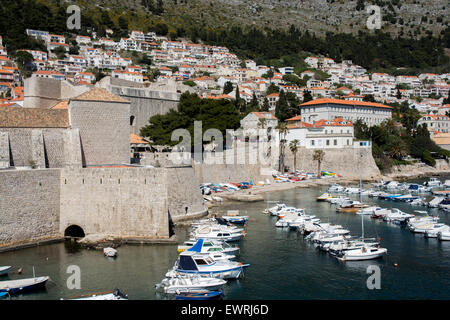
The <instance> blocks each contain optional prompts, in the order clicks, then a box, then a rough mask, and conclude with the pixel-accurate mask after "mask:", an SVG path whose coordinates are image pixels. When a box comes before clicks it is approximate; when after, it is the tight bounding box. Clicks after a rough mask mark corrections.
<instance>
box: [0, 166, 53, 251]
mask: <svg viewBox="0 0 450 320" xmlns="http://www.w3.org/2000/svg"><path fill="white" fill-rule="evenodd" d="M59 199H60V170H58V169H48V170H4V171H0V250H1V249H2V248H6V247H10V246H19V245H26V244H29V243H32V242H39V241H45V240H49V239H57V238H61V234H60V232H59V217H60V205H59Z"/></svg>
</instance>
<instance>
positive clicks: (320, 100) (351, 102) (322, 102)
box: [300, 98, 392, 109]
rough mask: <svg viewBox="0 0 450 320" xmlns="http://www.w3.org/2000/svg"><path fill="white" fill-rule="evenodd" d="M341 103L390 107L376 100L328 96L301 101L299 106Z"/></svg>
mask: <svg viewBox="0 0 450 320" xmlns="http://www.w3.org/2000/svg"><path fill="white" fill-rule="evenodd" d="M328 103H331V104H342V105H352V106H363V107H378V108H387V109H392V107H389V106H386V105H384V104H381V103H376V102H366V101H349V100H341V99H329V98H323V99H316V100H311V101H308V102H306V103H302V104H301V105H300V106H302V107H304V106H314V105H319V104H328Z"/></svg>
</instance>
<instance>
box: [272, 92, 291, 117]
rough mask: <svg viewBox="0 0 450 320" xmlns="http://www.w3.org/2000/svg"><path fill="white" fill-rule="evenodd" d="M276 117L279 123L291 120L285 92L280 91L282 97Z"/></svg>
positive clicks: (276, 108)
mask: <svg viewBox="0 0 450 320" xmlns="http://www.w3.org/2000/svg"><path fill="white" fill-rule="evenodd" d="M275 117H276V118H277V119H278V120H279V121H285V120H286V119H289V118H290V112H289V103H288V101H287V99H286V95H285V94H284V90H281V91H280V96H279V99H278V101H277V104H276V106H275Z"/></svg>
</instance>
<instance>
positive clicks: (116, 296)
mask: <svg viewBox="0 0 450 320" xmlns="http://www.w3.org/2000/svg"><path fill="white" fill-rule="evenodd" d="M69 300H128V296H127V295H126V294H124V293H122V292H120V290H119V289H116V290H114V291H111V292H98V293H91V294H88V295H81V296H79V297H75V298H71V299H69Z"/></svg>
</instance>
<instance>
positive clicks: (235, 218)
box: [222, 210, 248, 224]
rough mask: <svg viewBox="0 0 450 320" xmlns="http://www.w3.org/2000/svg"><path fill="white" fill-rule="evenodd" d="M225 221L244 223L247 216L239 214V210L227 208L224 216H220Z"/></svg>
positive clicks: (246, 220)
mask: <svg viewBox="0 0 450 320" xmlns="http://www.w3.org/2000/svg"><path fill="white" fill-rule="evenodd" d="M222 219H224V220H225V221H227V222H230V223H237V224H245V223H247V222H248V216H241V215H239V210H228V212H227V215H226V216H222Z"/></svg>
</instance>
